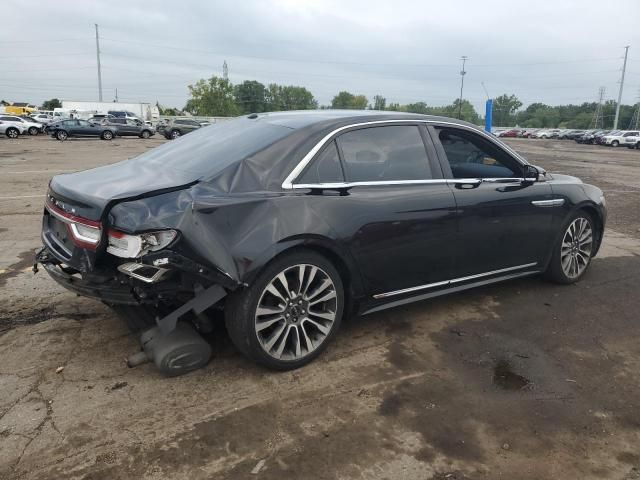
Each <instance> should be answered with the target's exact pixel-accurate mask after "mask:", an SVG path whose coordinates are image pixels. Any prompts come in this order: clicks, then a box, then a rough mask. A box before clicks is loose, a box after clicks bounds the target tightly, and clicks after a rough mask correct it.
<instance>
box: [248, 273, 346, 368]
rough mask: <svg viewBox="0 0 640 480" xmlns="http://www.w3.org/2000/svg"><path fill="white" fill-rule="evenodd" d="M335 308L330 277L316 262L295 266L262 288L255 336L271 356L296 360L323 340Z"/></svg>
mask: <svg viewBox="0 0 640 480" xmlns="http://www.w3.org/2000/svg"><path fill="white" fill-rule="evenodd" d="M337 310H338V296H337V293H336V287H335V285H334V283H333V281H332V280H331V277H329V275H327V273H326V272H325V271H324V270H322V269H321V268H319V267H317V266H315V265H309V264H300V265H294V266H291V267H288V268H286V269H285V270H283V271H282V272H280V273H279V274H278V275H276V276H275V277H274V278H273V279H272V280H271V281H270V282H269V283H268V284H267V286H266V287H265V288H264V290H263V292H262V295H261V296H260V300H259V302H258V306H257V308H256V313H255V317H254V325H255V332H256V336H257V338H258V341H259V343H260V346H261V347H262V349H263V350H264V352H265V353H267V354H268V355H269V356H271V357H272V358H275V359H278V360H298V359H300V358H303V357H305V356H306V355H308V354H309V353H311V352H313V351H314V350H316V349H317V348H318V347H319V346H320V345H321V344H322V343H323V342H324V341H325V340H326V338H327V336H328V335H329V334H330V332H331V330H332V328H333V325H334V322H335V320H336V312H337Z"/></svg>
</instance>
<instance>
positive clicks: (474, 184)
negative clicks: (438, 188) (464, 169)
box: [448, 178, 482, 190]
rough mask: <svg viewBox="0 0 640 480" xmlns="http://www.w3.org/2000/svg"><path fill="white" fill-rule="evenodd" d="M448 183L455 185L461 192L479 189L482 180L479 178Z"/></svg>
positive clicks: (461, 179) (460, 179)
mask: <svg viewBox="0 0 640 480" xmlns="http://www.w3.org/2000/svg"><path fill="white" fill-rule="evenodd" d="M448 183H449V184H451V183H453V184H454V185H455V187H456V188H459V189H461V190H470V189H472V188H478V187H479V186H480V184H481V183H482V180H481V179H479V178H459V179H456V180H449V181H448Z"/></svg>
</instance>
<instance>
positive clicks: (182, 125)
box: [163, 118, 202, 139]
mask: <svg viewBox="0 0 640 480" xmlns="http://www.w3.org/2000/svg"><path fill="white" fill-rule="evenodd" d="M199 128H202V125H201V124H200V122H197V121H196V120H190V119H188V118H174V119H172V120H169V121H168V122H167V123H166V124H165V125H164V129H163V133H164V137H165V138H167V139H172V138H178V137H181V136H182V135H186V134H187V133H190V132H193V131H194V130H197V129H199Z"/></svg>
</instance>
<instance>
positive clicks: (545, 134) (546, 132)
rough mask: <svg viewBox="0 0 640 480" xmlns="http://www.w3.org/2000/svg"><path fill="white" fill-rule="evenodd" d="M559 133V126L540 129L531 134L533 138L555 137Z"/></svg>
mask: <svg viewBox="0 0 640 480" xmlns="http://www.w3.org/2000/svg"><path fill="white" fill-rule="evenodd" d="M558 133H560V129H558V128H553V129H547V130H539V131H537V132H536V133H534V134H533V135H531V138H555V137H557V136H558Z"/></svg>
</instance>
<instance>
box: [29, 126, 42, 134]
mask: <svg viewBox="0 0 640 480" xmlns="http://www.w3.org/2000/svg"><path fill="white" fill-rule="evenodd" d="M39 133H40V129H39V128H38V127H29V135H38V134H39Z"/></svg>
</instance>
